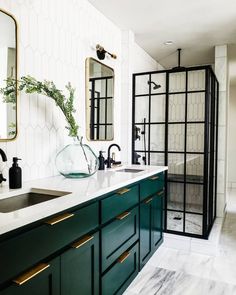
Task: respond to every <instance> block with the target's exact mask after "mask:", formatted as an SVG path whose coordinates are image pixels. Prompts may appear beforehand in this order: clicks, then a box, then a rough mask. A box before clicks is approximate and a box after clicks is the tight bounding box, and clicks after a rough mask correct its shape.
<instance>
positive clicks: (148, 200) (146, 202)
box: [144, 198, 153, 204]
mask: <svg viewBox="0 0 236 295" xmlns="http://www.w3.org/2000/svg"><path fill="white" fill-rule="evenodd" d="M152 200H153V198H149V199H147V200H146V201H145V202H144V203H145V204H148V203H150V202H151V201H152Z"/></svg>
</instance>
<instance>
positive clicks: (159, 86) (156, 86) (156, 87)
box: [147, 81, 161, 90]
mask: <svg viewBox="0 0 236 295" xmlns="http://www.w3.org/2000/svg"><path fill="white" fill-rule="evenodd" d="M147 83H148V85H151V84H153V85H154V86H153V90H156V89H159V88H161V85H159V84H156V83H155V82H153V81H148V82H147Z"/></svg>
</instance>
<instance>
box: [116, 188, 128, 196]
mask: <svg viewBox="0 0 236 295" xmlns="http://www.w3.org/2000/svg"><path fill="white" fill-rule="evenodd" d="M130 190H131V189H130V188H122V189H120V190H118V191H117V194H118V195H123V194H125V193H128V192H129V191H130Z"/></svg>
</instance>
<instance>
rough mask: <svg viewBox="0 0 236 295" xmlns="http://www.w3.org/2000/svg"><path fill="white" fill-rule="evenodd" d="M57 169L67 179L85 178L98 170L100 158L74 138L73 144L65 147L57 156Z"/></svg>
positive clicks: (80, 140) (79, 139)
mask: <svg viewBox="0 0 236 295" xmlns="http://www.w3.org/2000/svg"><path fill="white" fill-rule="evenodd" d="M56 167H57V170H58V171H59V172H60V174H61V175H63V176H65V177H67V178H83V177H88V176H91V175H93V174H94V173H95V172H97V170H98V158H97V156H96V155H95V153H94V152H93V151H92V149H91V148H90V147H89V146H88V145H87V144H83V143H82V137H81V138H80V137H74V138H73V143H72V144H69V145H67V146H66V147H64V148H63V149H62V150H61V151H60V152H59V153H58V154H57V156H56Z"/></svg>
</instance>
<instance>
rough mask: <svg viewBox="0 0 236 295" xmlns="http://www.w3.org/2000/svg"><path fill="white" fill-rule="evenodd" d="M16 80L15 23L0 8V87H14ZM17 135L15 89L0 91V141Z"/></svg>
mask: <svg viewBox="0 0 236 295" xmlns="http://www.w3.org/2000/svg"><path fill="white" fill-rule="evenodd" d="M16 80H17V24H16V20H15V19H14V17H13V16H12V15H10V14H9V13H7V12H5V11H3V10H1V9H0V88H5V87H6V85H7V84H8V86H9V87H14V88H15V90H16ZM16 135H17V91H15V92H14V94H13V95H11V96H8V97H6V96H4V94H3V93H0V141H9V140H13V139H15V138H16Z"/></svg>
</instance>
